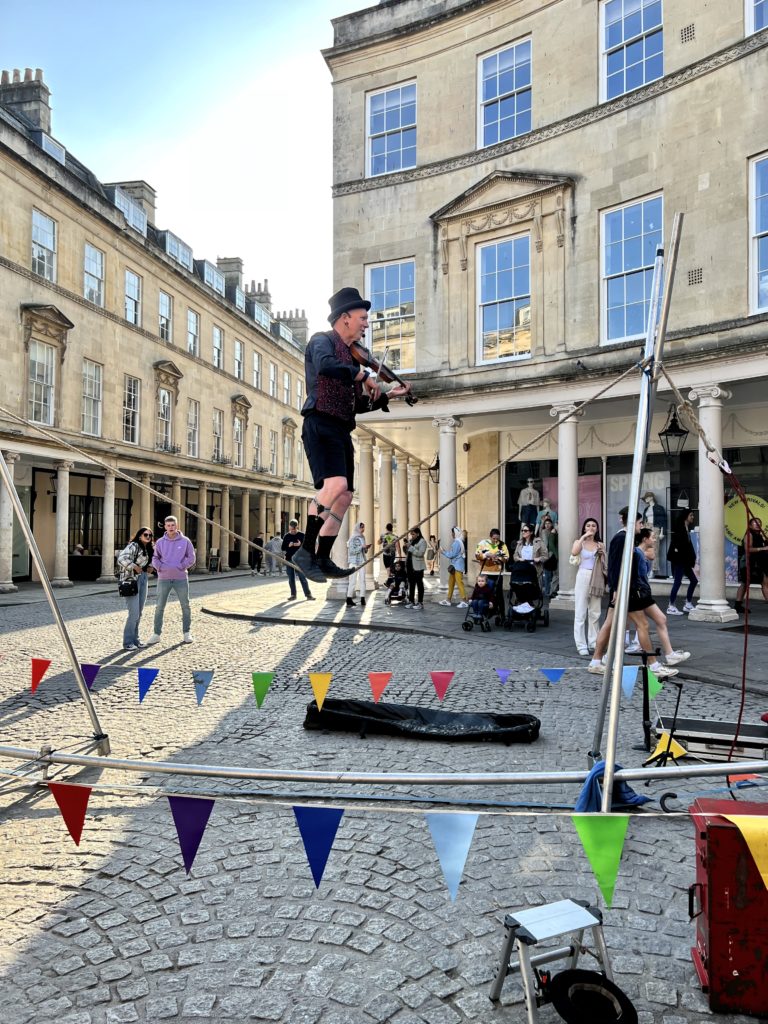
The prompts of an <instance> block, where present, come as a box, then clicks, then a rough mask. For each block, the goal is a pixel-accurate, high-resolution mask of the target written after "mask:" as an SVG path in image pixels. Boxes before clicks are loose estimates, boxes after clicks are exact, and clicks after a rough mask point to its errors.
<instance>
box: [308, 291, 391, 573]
mask: <svg viewBox="0 0 768 1024" xmlns="http://www.w3.org/2000/svg"><path fill="white" fill-rule="evenodd" d="M328 305H329V306H330V309H331V312H330V315H329V316H328V322H329V323H330V325H331V328H332V329H331V330H330V331H326V332H319V333H317V334H313V335H312V337H311V338H310V339H309V344H308V345H307V347H306V349H305V351H304V372H305V379H306V388H305V390H306V395H307V398H306V401H305V402H304V407H303V408H302V410H301V414H302V416H303V417H304V426H303V428H302V432H301V437H302V441H303V444H304V452H305V454H306V456H307V461H308V462H309V467H310V470H311V471H312V480H313V481H314V485H315V487H316V488H317V494H316V495H315V497H314V498H313V499H312V501H311V502H310V508H313V509H314V511H313V512H311V513H310V514H309V515H308V516H307V526H306V529H305V531H304V544H303V546H302V547H301V548H300V549H299V550H298V551H297V552H296V554H295V555H294V562H293V564H294V565H295V566H296V568H297V569H300V570H301V571H302V572H303V573H305V574H306V576H308V578H309V579H310V580H315V581H317V582H318V583H323V582H324V581H325V580H326V579H329V578H330V579H338V578H340V577H344V576H349V575H351V573H352V572H353V571H354V570H352V569H341V568H339V566H338V565H336V564H335V563H334V562H333V560H332V559H331V548H332V547H333V542H334V540H335V539H336V536H337V535H338V532H339V527H340V526H341V524H342V522H343V521H344V516H345V514H346V512H347V509H348V508H349V505H350V503H351V501H352V492H353V490H354V467H355V453H354V449H353V447H352V438H351V434H352V431H353V430H354V429H355V425H356V424H355V416H356V415H357V414H361V413H366V412H372V411H373V410H374V409H383V410H384V411H386V410H387V408H388V405H389V398H396V397H399V396H401V395H407V394H408V393H409V391H410V390H411V386H410V384H402V385H398V384H389V383H384V382H383V381H380V380H378V379H377V376H376V374H375V373H372V372H371V371H370V370H368V369H366V368H365V367H364V366H361V365H359V364H358V363H357V362H355V359H354V357H353V355H352V351H351V350H352V348H353V347H354V350H355V352H359V351H362V352H367V350H366V349H364V348H363V347H362V346H361V344H360V342H361V339H362V338H363V335H364V334H365V332H366V330H367V329H368V310H369V309H370V308H371V304H370V302H369V301H368V300H367V299H364V298H363V297H362V296H361V295H360V293H359V291H358V290H357V288H341V289H340V290H339V291H338V292H336V293H335V295H332V296H331V298H330V299H329V300H328Z"/></svg>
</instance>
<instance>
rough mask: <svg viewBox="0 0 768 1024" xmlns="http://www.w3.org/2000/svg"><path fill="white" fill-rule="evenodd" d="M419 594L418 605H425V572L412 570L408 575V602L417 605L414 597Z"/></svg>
mask: <svg viewBox="0 0 768 1024" xmlns="http://www.w3.org/2000/svg"><path fill="white" fill-rule="evenodd" d="M416 593H418V596H419V599H418V604H423V603H424V570H423V569H411V570H410V571H409V573H408V600H409V601H410V602H411V604H416V603H417V602H416V601H415V600H414V595H415V594H416Z"/></svg>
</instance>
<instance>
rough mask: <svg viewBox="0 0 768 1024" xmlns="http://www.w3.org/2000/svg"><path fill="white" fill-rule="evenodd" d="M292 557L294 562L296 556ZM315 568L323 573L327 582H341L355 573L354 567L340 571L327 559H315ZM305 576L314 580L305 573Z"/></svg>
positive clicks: (340, 569) (338, 567)
mask: <svg viewBox="0 0 768 1024" xmlns="http://www.w3.org/2000/svg"><path fill="white" fill-rule="evenodd" d="M302 550H303V549H302ZM293 557H294V560H295V559H296V557H297V556H296V555H294V556H293ZM315 567H316V569H317V570H318V572H321V573H323V575H324V576H325V578H326V579H329V580H343V579H344V578H345V577H346V576H351V575H352V573H353V572H354V571H355V570H354V567H353V568H351V569H342V568H340V566H338V565H336V563H335V562H334V561H332V560H331V559H330V558H328V557H325V558H322V557H321V558H316V559H315ZM302 568H303V566H302ZM307 576H308V577H309V579H314V577H313V576H309V574H308V573H307Z"/></svg>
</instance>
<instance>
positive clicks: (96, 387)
mask: <svg viewBox="0 0 768 1024" xmlns="http://www.w3.org/2000/svg"><path fill="white" fill-rule="evenodd" d="M91 368H92V369H93V370H94V371H95V372H93V373H91V374H89V372H88V371H89V369H91ZM80 382H81V385H82V392H81V398H82V402H81V405H80V413H81V415H80V433H81V434H87V436H88V437H101V427H102V414H103V404H104V367H103V366H102V364H101V363H97V362H95V361H94V360H93V359H86V358H84V359H83V368H82V373H81V375H80ZM87 420H90V424H89V425H90V426H91V427H94V426H95V429H86V421H87Z"/></svg>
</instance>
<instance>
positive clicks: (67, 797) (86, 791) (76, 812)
mask: <svg viewBox="0 0 768 1024" xmlns="http://www.w3.org/2000/svg"><path fill="white" fill-rule="evenodd" d="M91 788H92V787H91V786H72V785H70V784H69V783H67V782H49V783H48V789H50V791H51V794H52V795H53V799H54V800H55V801H56V803H57V804H58V805H59V810H60V811H61V816H62V818H63V819H64V824H65V825H66V826H67V831H68V832H69V834H70V835H71V836H72V838H73V839H74V841H75V846H79V845H80V837H81V836H82V834H83V824H84V823H85V812H86V810H87V809H88V799H89V798H90V795H91Z"/></svg>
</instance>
